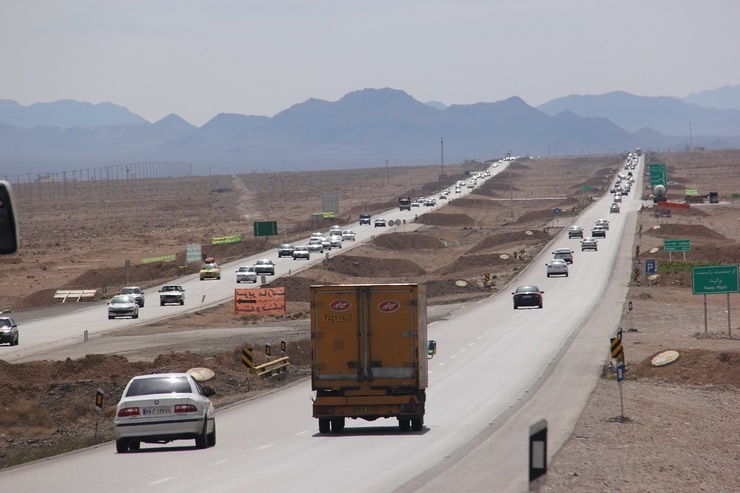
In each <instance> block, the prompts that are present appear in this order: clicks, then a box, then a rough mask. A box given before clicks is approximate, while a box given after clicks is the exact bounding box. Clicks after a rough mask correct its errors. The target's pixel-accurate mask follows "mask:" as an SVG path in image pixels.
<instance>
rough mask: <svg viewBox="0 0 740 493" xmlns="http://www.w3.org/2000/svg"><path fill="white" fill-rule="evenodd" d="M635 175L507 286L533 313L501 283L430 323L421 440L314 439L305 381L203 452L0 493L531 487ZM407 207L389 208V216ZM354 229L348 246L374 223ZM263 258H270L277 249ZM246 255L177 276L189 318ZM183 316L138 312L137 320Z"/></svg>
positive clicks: (91, 314)
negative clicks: (588, 239) (555, 264)
mask: <svg viewBox="0 0 740 493" xmlns="http://www.w3.org/2000/svg"><path fill="white" fill-rule="evenodd" d="M641 164H642V163H641ZM498 170H499V169H498V168H497V169H496V170H495V171H498ZM635 175H636V176H637V177H638V178H637V179H638V182H637V183H636V184H635V185H636V186H635V191H633V193H632V194H631V195H630V196H629V197H626V198H625V201H624V202H623V204H622V213H621V214H609V212H608V209H609V204H610V203H611V197H610V196H609V195H608V194H607V195H606V196H605V197H604V198H602V199H600V200H598V201H597V202H595V203H594V204H593V205H592V206H591V207H589V208H588V209H587V210H586V211H584V212H583V214H581V215H580V216H579V217H578V218H577V219H576V220H575V221H574V223H576V224H580V225H582V226H584V228H588V229H590V226H591V225H592V224H594V222H595V221H596V219H598V218H601V217H606V218H608V219H610V222H611V226H610V230H609V231H608V233H607V238H606V239H602V240H600V241H599V249H598V252H581V251H580V249H579V245H580V244H579V242H578V240H577V239H572V240H569V239H568V238H567V233H566V232H563V233H562V234H560V235H559V236H558V237H557V238H555V239H554V240H553V242H552V244H551V248H547V249H545V250H544V251H543V253H542V254H541V255H540V256H539V257H537V258H536V259H535V260H534V261H533V262H532V264H531V265H530V267H529V268H527V269H526V270H525V271H524V272H523V273H522V274H521V277H520V278H519V279H518V280H517V281H515V283H514V285H520V284H536V285H538V286H539V287H540V288H541V289H542V290H544V308H543V309H541V310H539V309H536V308H533V309H519V310H513V309H512V302H511V295H510V294H509V291H510V290H503V292H502V293H500V294H499V295H496V296H493V297H491V298H488V299H485V300H482V301H479V302H476V303H472V304H470V305H469V306H465V307H464V308H463V309H461V310H459V311H458V312H457V313H456V314H455V316H454V317H451V318H450V319H449V320H443V321H439V322H435V323H433V324H431V325H430V327H429V338H430V339H436V340H437V347H438V353H437V356H436V357H435V358H434V359H432V360H431V361H430V362H429V363H430V385H429V389H428V391H427V396H428V399H427V406H426V408H427V414H426V416H425V428H424V430H423V431H421V432H408V433H404V432H399V430H398V426H397V423H396V421H395V420H378V421H375V422H364V421H358V422H355V421H349V422H347V427H346V428H345V430H344V432H343V433H341V434H337V435H334V434H328V435H326V434H321V435H320V434H319V433H318V424H317V421H316V420H315V419H314V418H312V417H311V398H312V392H311V389H310V383H309V382H308V381H304V382H300V383H297V384H295V385H292V386H290V387H289V388H287V389H284V390H281V391H279V392H275V393H273V394H270V395H267V396H264V397H262V398H259V399H255V400H252V401H248V402H244V403H241V404H239V405H237V406H233V407H230V408H228V409H223V410H220V411H219V412H218V413H217V425H218V443H217V445H216V446H215V447H213V448H209V449H205V450H196V449H194V448H193V447H192V446H191V445H190V444H189V443H186V442H182V443H181V442H174V443H173V444H169V445H167V446H161V447H159V446H143V447H142V450H141V452H139V453H131V454H117V453H116V451H115V446H114V444H113V443H110V444H104V445H99V446H96V447H93V448H90V449H86V450H82V451H78V452H75V453H71V454H67V455H64V456H60V457H55V458H53V459H50V460H45V461H39V462H36V463H32V464H27V465H24V466H19V467H16V468H12V469H10V470H7V471H3V472H1V473H0V484H2V487H3V489H4V490H5V489H7V491H21V490H25V491H40V490H47V489H54V490H68V491H75V492H86V491H91V492H92V491H98V490H99V489H100V488H101V487H104V488H105V489H106V490H107V491H136V492H142V491H143V492H146V491H152V492H157V493H164V492H183V491H243V490H245V489H255V490H259V491H261V492H271V491H275V492H281V493H284V492H286V491H322V492H334V491H336V492H347V491H352V492H381V491H429V492H444V491H450V492H452V491H455V492H459V491H526V490H527V477H526V476H527V456H526V454H527V432H528V427H529V425H531V424H533V423H534V422H536V421H539V420H540V419H543V418H544V419H547V420H548V422H549V423H550V440H551V442H550V447H549V452H550V456H552V454H554V453H555V451H557V449H558V448H559V446H560V444H562V442H563V441H564V440H565V439H566V438H567V436H568V434H569V433H570V430H571V429H572V426H573V425H574V423H575V420H576V419H577V417H578V414H579V413H580V410H581V409H582V407H583V405H584V404H585V402H586V400H587V398H588V395H589V394H590V392H591V390H592V389H593V387H594V385H595V384H596V381H597V378H598V370H599V366H600V364H603V361H604V359H605V358H606V356H607V354H608V338H609V336H610V335H611V334H613V332H614V331H615V329H616V324H617V323H618V319H619V315H620V314H621V307H622V304H623V302H624V296H625V294H626V286H627V281H628V276H629V271H630V251H631V242H632V237H633V232H634V227H635V221H636V219H635V218H636V214H635V211H636V210H637V209H638V208H639V206H640V201H639V200H638V199H636V198H635V197H636V196H637V195H639V190H640V186H641V184H640V182H639V180H640V177H641V176H642V173H641V171H639V170H638V172H636V173H635ZM408 214H409V213H408V212H404V213H399V212H398V211H394V212H389V213H388V214H387V215H384V217H385V218H386V219H396V218H397V217H398V218H404V217H406V218H408V217H409V216H408ZM566 226H567V225H566ZM351 227H352V228H353V229H354V230H355V231H357V233H358V242H359V241H361V240H362V239H367V238H369V236H370V235H372V234H374V233H375V231H374V230H376V229H380V228H373V227H370V228H368V227H367V226H363V227H359V226H357V225H352V226H351ZM404 227H407V228H409V229H411V228H415V225H411V224H407V225H406V226H400V228H404ZM557 247H571V248H572V249H573V250H575V253H574V257H575V260H574V263H573V264H572V265H571V266H570V276H569V277H567V278H565V277H557V278H555V277H553V278H546V276H545V262H546V261H547V260H548V259H549V258H550V257H551V254H550V252H551V251H552V250H553V249H554V248H557ZM341 251H344V249H343V250H340V252H341ZM334 254H335V253H332V255H334ZM266 256H267V257H268V258H273V259H274V260H276V262H277V255H276V252H275V251H270V252H268V253H267V254H266ZM251 260H252V259H247V260H245V261H240V262H235V263H232V264H228V265H225V266H223V277H225V278H226V279H222V280H221V281H220V282H217V281H215V282H207V281H203V282H200V281H197V278H196V280H189V281H188V282H183V283H182V284H184V285H186V289H187V290H188V291H187V292H188V301H187V304H186V306H185V309H187V308H190V309H192V308H193V306H192V303H194V302H195V303H198V302H200V299H201V297H202V296H203V295H205V296H206V301H205V303H206V304H209V303H216V302H219V301H221V300H224V299H231V296H233V288H234V287H235V286H236V284H235V283H233V282H231V281H228V276H229V275H230V274H231V273H232V272H233V271H234V270H235V267H236V266H237V265H238V264H242V263H247V262H250V261H251ZM312 261H313V259H312ZM294 264H297V265H304V266H305V265H306V264H305V263H304V262H302V261H295V262H294V261H287V260H281V261H279V262H277V273H278V275H280V274H285V273H287V272H288V270H289V269H295V268H296V267H293V266H294ZM221 284H223V285H224V286H223V287H221V286H220V285H221ZM147 294H148V296H149V293H147ZM188 305H190V306H188ZM179 308H180V307H176V306H173V307H169V306H168V307H159V306H158V305H150V304H147V306H146V307H145V308H144V309H143V310H142V312H141V316H142V319H140V320H139V322H141V321H142V320H143V321H150V320H153V319H155V318H160V317H164V316H167V314H168V313H176V312H177V311H178V310H179ZM150 310H151V311H150ZM145 317H146V318H145ZM121 322H123V323H124V324H125V323H127V322H124V321H123V320H118V321H110V322H109V321H108V320H107V318H106V313H105V309H104V308H103V306H99V307H97V308H96V309H94V310H81V311H79V312H76V313H73V314H69V315H67V316H65V317H62V318H61V319H54V320H53V324H52V323H50V321H49V320H46V321H38V322H33V323H29V324H25V325H24V334H23V336H22V337H23V339H22V341H21V346H18V347H19V348H20V350H19V353H18V357H17V358H16V359H17V360H24V359H35V358H39V357H43V354H44V353H45V352H46V351H49V350H52V349H54V348H59V347H63V346H64V345H65V344H70V343H71V341H72V340H79V339H80V337H81V334H80V331H81V330H82V329H83V328H87V327H89V329H88V330H91V331H92V333H93V334H96V333H97V332H95V331H96V330H99V331H100V332H102V331H104V330H109V329H107V327H109V326H110V324H112V323H115V324H116V327H121V326H122V325H121ZM134 322H135V321H134ZM29 325H30V326H31V328H29V327H28V326H29ZM52 326H53V327H52ZM101 326H102V327H103V328H99V329H95V328H96V327H101ZM11 360H12V359H11Z"/></svg>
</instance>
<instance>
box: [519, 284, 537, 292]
mask: <svg viewBox="0 0 740 493" xmlns="http://www.w3.org/2000/svg"><path fill="white" fill-rule="evenodd" d="M516 292H517V293H537V292H539V289H538V288H537V287H536V286H520V287H518V288H516Z"/></svg>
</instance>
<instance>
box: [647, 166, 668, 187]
mask: <svg viewBox="0 0 740 493" xmlns="http://www.w3.org/2000/svg"><path fill="white" fill-rule="evenodd" d="M649 169H650V186H651V187H654V186H656V185H663V186H666V183H667V182H668V180H667V178H666V171H665V163H650V168H649Z"/></svg>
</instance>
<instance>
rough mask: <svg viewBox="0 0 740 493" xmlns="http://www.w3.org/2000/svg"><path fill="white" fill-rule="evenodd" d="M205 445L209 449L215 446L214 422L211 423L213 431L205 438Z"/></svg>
mask: <svg viewBox="0 0 740 493" xmlns="http://www.w3.org/2000/svg"><path fill="white" fill-rule="evenodd" d="M206 443H207V444H208V446H209V447H213V446H214V445H216V422H215V421H214V422H213V431H212V432H211V433H209V434H208V436H207V438H206Z"/></svg>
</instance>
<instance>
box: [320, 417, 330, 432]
mask: <svg viewBox="0 0 740 493" xmlns="http://www.w3.org/2000/svg"><path fill="white" fill-rule="evenodd" d="M329 423H330V421H329V418H319V433H329V431H330V426H329Z"/></svg>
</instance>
